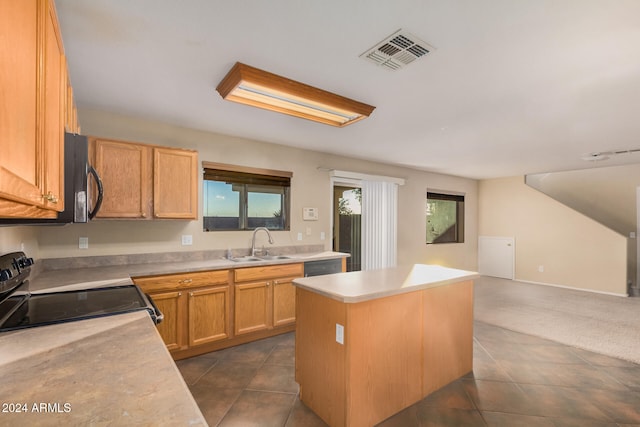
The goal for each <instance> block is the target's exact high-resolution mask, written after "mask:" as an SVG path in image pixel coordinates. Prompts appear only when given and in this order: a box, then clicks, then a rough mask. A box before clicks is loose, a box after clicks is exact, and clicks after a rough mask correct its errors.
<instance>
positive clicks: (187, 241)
mask: <svg viewBox="0 0 640 427" xmlns="http://www.w3.org/2000/svg"><path fill="white" fill-rule="evenodd" d="M191 245H193V236H191V234H183V235H182V246H191Z"/></svg>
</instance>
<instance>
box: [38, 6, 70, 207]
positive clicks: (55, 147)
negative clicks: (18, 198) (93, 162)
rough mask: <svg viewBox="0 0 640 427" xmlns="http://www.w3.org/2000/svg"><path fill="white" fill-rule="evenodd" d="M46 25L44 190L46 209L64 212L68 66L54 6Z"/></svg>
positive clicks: (48, 9) (49, 10)
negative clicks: (65, 113) (65, 114)
mask: <svg viewBox="0 0 640 427" xmlns="http://www.w3.org/2000/svg"><path fill="white" fill-rule="evenodd" d="M46 3H47V10H46V14H45V21H44V34H45V39H44V40H45V42H44V60H45V66H44V128H43V129H44V188H43V191H42V193H43V194H44V196H45V207H46V208H47V209H52V210H56V211H62V210H64V166H63V165H64V106H65V92H66V81H67V75H66V65H65V57H64V48H63V46H62V37H61V36H60V30H59V28H58V19H57V17H56V11H55V8H54V6H53V2H51V1H47V2H46Z"/></svg>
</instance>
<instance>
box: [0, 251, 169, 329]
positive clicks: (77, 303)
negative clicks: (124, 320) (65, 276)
mask: <svg viewBox="0 0 640 427" xmlns="http://www.w3.org/2000/svg"><path fill="white" fill-rule="evenodd" d="M33 265H34V261H33V259H32V258H29V257H27V256H26V255H25V254H24V253H23V252H12V253H9V254H6V255H2V256H0V332H4V331H11V330H15V329H22V328H30V327H36V326H44V325H51V324H57V323H64V322H73V321H78V320H83V319H91V318H96V317H103V316H114V315H118V314H124V313H131V312H134V311H147V312H148V313H149V316H150V317H151V319H152V320H153V321H154V323H156V324H158V323H160V322H161V321H162V320H163V315H162V313H161V312H160V311H159V310H158V309H157V307H156V306H155V304H154V303H153V300H152V299H151V297H149V295H146V294H144V293H143V292H142V291H141V290H140V288H139V287H137V286H136V285H134V284H130V285H122V286H112V287H100V288H92V289H84V290H73V291H63V292H48V293H38V294H31V293H30V292H29V280H28V279H29V275H30V273H31V268H32V266H33ZM42 274H46V272H45V273H42Z"/></svg>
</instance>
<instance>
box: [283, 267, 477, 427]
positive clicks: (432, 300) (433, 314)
mask: <svg viewBox="0 0 640 427" xmlns="http://www.w3.org/2000/svg"><path fill="white" fill-rule="evenodd" d="M476 277H478V275H477V273H474V272H469V271H464V270H457V269H451V268H445V267H440V266H435V265H422V264H416V265H412V266H401V267H395V268H389V269H381V270H369V271H359V272H350V273H339V274H331V275H327V276H319V277H310V278H304V279H296V280H294V285H295V286H297V289H296V318H297V324H296V381H297V382H298V383H299V384H300V399H301V400H302V402H304V403H305V404H306V405H307V406H308V407H309V408H311V409H312V410H313V411H314V412H315V413H316V414H317V415H318V416H320V418H322V419H323V420H324V421H325V422H327V423H328V424H329V425H330V426H332V427H342V426H347V427H359V426H371V425H374V424H376V423H379V422H381V421H383V420H384V419H386V418H388V417H390V416H391V415H393V414H395V413H397V412H399V411H400V410H402V409H404V408H406V407H408V406H410V405H412V404H414V403H415V402H417V401H419V400H421V399H422V398H424V397H425V396H427V395H428V394H430V393H432V392H433V391H435V390H438V389H439V388H441V387H443V386H445V385H447V384H449V383H450V382H452V381H454V380H455V379H457V378H459V377H461V376H463V375H465V374H467V373H469V372H470V371H471V370H472V369H473V279H475V278H476Z"/></svg>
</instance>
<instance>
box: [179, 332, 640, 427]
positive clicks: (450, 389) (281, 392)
mask: <svg viewBox="0 0 640 427" xmlns="http://www.w3.org/2000/svg"><path fill="white" fill-rule="evenodd" d="M474 326H475V330H474V336H475V341H474V345H475V347H474V369H473V373H470V374H469V375H467V376H465V377H464V378H462V379H460V380H458V381H455V382H453V383H452V384H450V385H449V386H447V387H444V388H443V389H441V390H439V391H437V392H435V393H433V394H431V395H430V396H428V397H427V398H425V399H423V400H421V401H420V402H418V403H416V404H415V405H413V406H411V407H409V408H407V409H405V410H404V411H402V412H400V413H398V414H396V415H395V416H393V417H391V418H389V419H387V420H385V421H384V422H382V423H381V424H379V426H384V427H392V426H394V427H395V426H398V427H410V426H456V427H458V426H509V427H511V426H556V427H560V426H562V427H573V426H580V427H600V426H602V427H604V426H607V427H609V426H640V365H637V364H634V363H630V362H626V361H623V360H619V359H614V358H611V357H607V356H602V355H599V354H596V353H591V352H588V351H584V350H580V349H577V348H573V347H568V346H565V345H562V344H558V343H555V342H553V341H548V340H545V339H542V338H537V337H533V336H530V335H526V334H521V333H517V332H512V331H509V330H506V329H502V328H499V327H496V326H491V325H488V324H486V323H481V322H476V323H475V325H474ZM294 345H295V336H294V334H293V333H290V334H286V335H280V336H277V337H272V338H268V339H264V340H261V341H257V342H253V343H250V344H245V345H242V346H238V347H234V348H229V349H225V350H221V351H217V352H213V353H209V354H205V355H202V356H198V357H194V358H191V359H187V360H182V361H178V362H177V365H178V368H179V369H180V371H181V372H182V375H183V376H184V379H185V381H186V382H187V384H188V385H189V388H190V389H191V392H192V393H193V396H194V397H195V399H196V401H197V402H198V405H199V406H200V409H201V410H202V413H203V414H204V416H205V417H206V419H207V421H208V422H209V424H210V425H211V426H224V427H226V426H242V427H246V426H261V427H262V426H278V427H282V426H286V427H292V426H305V427H306V426H325V425H326V424H325V423H323V422H322V420H320V419H319V418H318V417H316V416H315V414H314V413H313V412H311V411H310V410H309V409H308V408H306V406H304V404H302V403H301V402H300V400H299V398H298V395H297V393H298V385H297V384H296V383H295V381H294ZM638 345H639V350H638V351H640V343H639V344H638Z"/></svg>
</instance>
